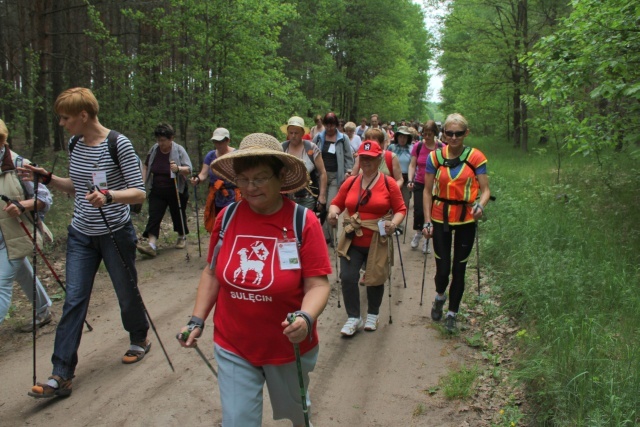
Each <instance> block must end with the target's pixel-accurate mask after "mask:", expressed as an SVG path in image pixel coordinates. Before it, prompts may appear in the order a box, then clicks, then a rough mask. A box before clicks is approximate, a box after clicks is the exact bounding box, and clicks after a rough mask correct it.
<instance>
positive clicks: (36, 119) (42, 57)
mask: <svg viewBox="0 0 640 427" xmlns="http://www.w3.org/2000/svg"><path fill="white" fill-rule="evenodd" d="M35 3H36V10H35V14H34V15H33V18H34V25H33V36H34V40H33V42H32V44H33V46H36V52H37V54H38V65H39V67H38V78H37V80H36V86H35V90H36V93H35V94H34V100H35V104H34V109H35V111H34V115H33V152H32V154H31V158H32V159H36V158H37V157H38V156H39V155H40V154H42V153H44V152H45V150H46V148H47V146H48V145H49V107H48V104H47V99H48V94H47V76H48V74H49V57H50V49H49V43H50V40H49V35H48V33H49V32H50V27H51V26H50V24H49V22H50V17H51V14H49V13H45V12H48V11H49V9H50V7H51V0H42V1H36V2H35Z"/></svg>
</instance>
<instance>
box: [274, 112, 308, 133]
mask: <svg viewBox="0 0 640 427" xmlns="http://www.w3.org/2000/svg"><path fill="white" fill-rule="evenodd" d="M289 126H297V127H299V128H302V129H304V132H303V134H306V133H309V128H308V127H306V126H305V125H304V119H303V118H302V117H298V116H293V117H291V118H290V119H289V121H288V122H287V124H286V125H282V126H280V130H281V131H282V132H283V133H285V134H286V133H288V129H289Z"/></svg>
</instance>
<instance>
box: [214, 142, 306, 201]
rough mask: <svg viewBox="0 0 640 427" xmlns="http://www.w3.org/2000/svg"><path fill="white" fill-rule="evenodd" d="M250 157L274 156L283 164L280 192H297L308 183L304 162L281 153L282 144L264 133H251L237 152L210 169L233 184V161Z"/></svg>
mask: <svg viewBox="0 0 640 427" xmlns="http://www.w3.org/2000/svg"><path fill="white" fill-rule="evenodd" d="M250 156H275V157H277V158H278V159H280V160H281V161H282V163H284V169H283V170H284V172H285V173H284V177H283V178H282V186H281V187H280V191H282V192H285V193H289V192H293V191H298V190H301V189H303V188H305V187H306V186H307V184H308V183H309V173H308V172H307V168H306V166H305V164H304V162H303V161H302V160H301V159H299V158H297V157H295V156H292V155H291V154H287V153H285V152H284V151H282V144H280V142H279V141H278V140H277V139H276V138H274V137H273V136H271V135H267V134H266V133H252V134H250V135H247V136H245V137H244V139H243V140H242V142H240V147H239V148H238V149H237V150H235V151H232V152H230V153H227V154H225V155H224V156H221V157H219V158H217V159H216V160H214V161H213V163H211V169H212V170H213V172H214V173H215V174H216V175H220V176H222V177H223V178H224V179H226V180H227V181H231V182H233V183H235V180H236V173H235V171H234V170H233V159H236V158H239V157H250Z"/></svg>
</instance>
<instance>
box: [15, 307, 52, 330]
mask: <svg viewBox="0 0 640 427" xmlns="http://www.w3.org/2000/svg"><path fill="white" fill-rule="evenodd" d="M51 320H53V314H51V311H50V310H49V309H48V308H47V310H46V311H45V312H44V313H43V314H41V315H37V316H36V328H42V327H43V326H44V325H48V324H49V323H51ZM20 332H33V320H32V321H31V322H29V323H26V324H24V325H22V326H21V327H20Z"/></svg>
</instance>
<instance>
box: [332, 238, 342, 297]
mask: <svg viewBox="0 0 640 427" xmlns="http://www.w3.org/2000/svg"><path fill="white" fill-rule="evenodd" d="M331 230H332V232H333V241H334V248H333V256H334V258H335V260H336V289H337V291H338V308H340V287H339V286H338V283H340V270H339V269H338V240H337V237H336V232H337V231H336V230H337V227H331Z"/></svg>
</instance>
